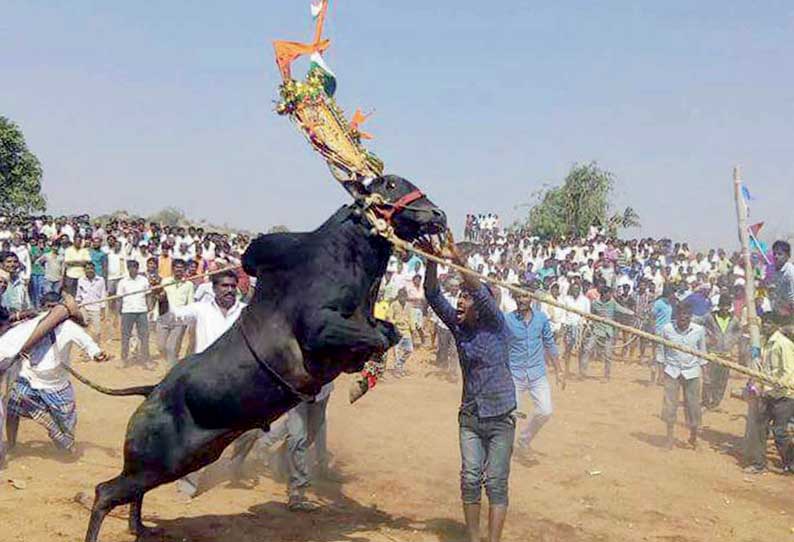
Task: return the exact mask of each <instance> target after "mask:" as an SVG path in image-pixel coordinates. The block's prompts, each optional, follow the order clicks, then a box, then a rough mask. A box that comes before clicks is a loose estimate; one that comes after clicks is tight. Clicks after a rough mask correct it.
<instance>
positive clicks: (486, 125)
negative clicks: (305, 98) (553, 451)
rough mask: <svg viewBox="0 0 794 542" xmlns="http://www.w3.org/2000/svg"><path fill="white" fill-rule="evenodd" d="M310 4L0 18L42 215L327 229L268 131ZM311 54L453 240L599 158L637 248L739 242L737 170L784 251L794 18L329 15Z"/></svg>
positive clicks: (463, 6)
mask: <svg viewBox="0 0 794 542" xmlns="http://www.w3.org/2000/svg"><path fill="white" fill-rule="evenodd" d="M563 4H564V5H563ZM308 8H309V1H308V0H259V1H256V2H254V1H236V2H235V1H232V0H230V1H228V2H188V1H179V0H170V1H168V2H99V1H94V2H89V1H85V0H71V1H70V2H28V1H23V0H10V1H9V0H5V1H4V2H3V6H2V9H1V10H0V43H2V47H3V53H2V54H0V74H2V79H1V82H0V114H2V115H5V116H8V117H10V118H11V119H13V120H14V121H16V122H17V123H19V124H20V125H21V126H22V128H23V130H24V132H25V135H26V136H27V139H28V144H29V146H30V147H31V149H32V150H33V151H34V152H35V153H36V154H37V155H38V156H39V158H40V159H41V161H42V163H43V165H44V169H45V182H44V188H45V191H46V194H47V197H48V199H49V203H50V211H51V212H54V213H61V212H78V211H86V210H88V211H91V212H93V213H100V212H107V211H111V210H115V209H120V208H121V209H127V210H130V211H133V212H138V213H144V214H146V213H150V212H153V211H156V210H158V209H160V208H162V207H165V206H169V205H174V206H177V207H180V208H182V209H183V210H185V211H186V212H187V213H188V214H189V215H190V216H191V217H193V218H206V219H208V220H210V221H212V222H215V223H219V224H220V223H224V222H226V223H228V224H230V225H233V226H239V227H245V228H249V229H252V230H265V229H267V228H268V227H269V226H271V225H274V224H286V225H287V226H289V227H290V228H292V229H307V228H313V227H315V226H316V225H318V224H319V223H321V222H322V221H323V220H324V219H325V218H326V217H327V215H329V214H330V213H331V212H332V211H333V210H334V209H336V208H337V207H338V206H339V205H341V204H342V203H344V202H346V201H347V200H346V197H347V196H346V194H345V193H344V192H343V190H342V189H341V187H339V186H337V185H336V184H335V181H333V180H332V178H331V177H330V175H329V174H328V172H327V170H326V168H325V166H324V164H323V163H322V162H321V160H320V159H319V158H318V157H316V156H315V155H313V153H312V152H311V151H310V150H309V147H308V145H307V144H306V143H305V141H304V140H303V139H302V137H301V136H300V135H299V134H298V133H297V132H296V131H295V130H294V128H293V127H292V126H291V125H290V123H289V122H288V120H287V119H286V118H282V117H278V116H277V115H276V114H274V113H273V112H272V108H273V102H274V100H275V98H276V96H277V85H278V82H279V77H278V71H277V69H276V66H275V63H274V61H273V54H272V47H271V41H272V40H273V39H278V38H283V39H294V40H308V39H309V38H310V36H311V32H312V27H311V19H310V17H309V14H308ZM326 34H327V36H328V37H330V38H331V39H332V47H331V50H330V51H329V53H328V54H327V56H326V58H327V60H328V63H329V65H330V66H331V68H332V69H333V70H334V71H335V72H336V74H337V76H338V78H339V89H338V91H337V99H338V101H339V102H340V105H342V107H343V108H344V109H345V110H346V111H348V113H350V112H352V111H353V110H354V109H355V107H357V106H360V107H362V109H364V110H365V111H367V110H370V109H374V110H375V115H374V116H373V118H372V119H371V120H370V122H369V123H368V124H367V126H366V128H367V130H369V131H370V132H372V133H374V134H375V135H376V140H375V141H374V142H372V144H371V147H372V149H373V150H375V151H376V152H377V153H378V154H379V156H380V157H381V158H382V159H383V160H384V161H385V162H386V166H387V170H388V171H389V172H392V173H397V174H400V175H402V176H404V177H406V178H409V179H411V180H413V181H415V182H416V183H417V184H418V185H420V186H421V187H422V188H423V189H424V190H425V191H426V192H427V193H428V194H429V195H430V196H431V197H432V199H433V200H434V201H435V202H436V203H437V204H439V205H440V206H442V207H443V208H445V209H446V210H447V213H448V214H449V215H450V218H451V220H452V223H453V225H454V226H455V227H456V229H457V228H459V227H460V225H461V224H462V221H463V218H464V216H465V214H466V213H467V212H472V211H474V212H487V211H495V212H497V213H499V214H500V215H502V216H503V217H505V218H506V219H508V220H509V219H513V218H516V217H518V216H520V215H521V214H522V213H524V212H525V210H522V209H517V208H516V207H517V205H519V204H521V203H524V202H527V201H529V199H530V194H531V193H532V192H534V191H535V190H537V189H538V188H540V187H541V186H542V185H543V184H544V183H548V182H559V181H560V180H561V179H562V178H563V177H564V175H565V173H566V172H567V171H568V169H569V168H570V166H571V165H572V164H573V163H574V162H587V161H590V160H596V161H598V162H599V164H600V165H601V166H603V167H605V168H607V169H609V170H611V171H613V172H614V173H615V174H616V176H617V178H618V201H619V203H621V204H630V205H632V206H634V207H635V208H636V209H637V210H638V211H639V213H640V215H641V217H642V219H643V226H644V227H643V229H642V230H641V231H639V232H637V231H635V232H631V233H630V234H631V235H639V234H643V235H656V236H660V235H667V236H672V237H677V238H684V239H688V240H690V241H691V242H693V243H695V244H696V245H699V246H704V245H706V244H717V243H719V244H723V245H726V246H729V245H732V244H734V243H735V240H736V233H735V232H736V227H735V215H734V210H733V209H734V208H733V199H732V188H731V168H732V166H733V165H734V163H739V164H741V165H742V167H743V170H744V176H745V179H746V181H747V183H748V185H749V187H750V189H751V191H752V192H753V193H754V195H756V196H757V197H758V198H759V199H758V201H757V202H755V203H754V205H753V209H752V212H753V217H752V218H753V219H756V220H766V222H767V224H768V225H769V226H768V234H770V235H771V234H773V233H777V232H794V213H792V210H793V209H794V206H792V198H794V137H792V136H793V135H794V131H793V127H794V4H793V3H791V2H790V1H785V0H781V1H772V0H770V1H765V2H741V1H734V0H721V1H711V0H709V1H706V0H702V1H698V2H692V1H679V0H670V1H667V2H616V1H615V2H568V3H561V2H542V3H541V2H526V1H507V0H500V1H498V2H497V1H492V2H482V1H476V2H475V1H473V0H457V1H451V0H433V1H427V0H401V1H394V0H389V1H387V0H332V4H331V13H330V20H329V24H328V25H327V32H326Z"/></svg>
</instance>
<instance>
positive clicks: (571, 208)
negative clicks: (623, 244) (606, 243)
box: [526, 162, 640, 238]
mask: <svg viewBox="0 0 794 542" xmlns="http://www.w3.org/2000/svg"><path fill="white" fill-rule="evenodd" d="M614 186H615V177H614V175H613V174H612V173H611V172H609V171H606V170H602V169H601V168H599V167H598V165H597V164H596V163H595V162H591V163H589V164H574V165H573V167H572V168H571V171H570V172H569V173H568V175H567V176H566V177H565V180H564V181H563V184H562V186H547V187H545V188H544V189H542V190H540V191H538V192H536V193H535V194H534V198H535V200H536V202H535V204H534V205H532V206H531V208H530V210H529V216H528V217H527V220H526V223H527V226H529V228H530V229H531V231H532V233H533V234H534V235H537V236H539V237H543V238H554V237H562V236H563V235H567V236H572V237H585V236H586V235H587V233H588V231H589V230H590V227H591V226H596V227H600V228H604V229H606V230H607V231H608V232H609V233H611V234H613V235H614V234H616V233H617V230H618V228H633V227H639V225H640V217H639V215H638V214H637V212H636V211H635V210H634V209H632V208H631V207H627V208H626V209H625V210H624V211H622V212H619V213H614V214H612V215H610V211H611V208H612V204H611V201H610V197H611V195H612V191H613V189H614Z"/></svg>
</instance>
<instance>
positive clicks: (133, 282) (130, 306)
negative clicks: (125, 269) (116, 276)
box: [116, 275, 149, 314]
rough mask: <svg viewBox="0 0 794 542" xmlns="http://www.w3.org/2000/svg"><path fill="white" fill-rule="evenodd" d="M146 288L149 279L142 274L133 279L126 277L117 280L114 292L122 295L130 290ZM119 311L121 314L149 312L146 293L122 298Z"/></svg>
mask: <svg viewBox="0 0 794 542" xmlns="http://www.w3.org/2000/svg"><path fill="white" fill-rule="evenodd" d="M148 288H149V280H148V279H147V278H146V277H144V276H143V275H138V276H137V277H135V278H134V279H132V278H129V277H127V278H123V279H121V280H120V281H119V285H118V287H117V288H116V294H117V295H122V294H127V293H130V292H141V291H143V290H147V289H148ZM121 312H122V314H127V313H140V312H149V307H148V306H147V305H146V294H145V293H140V294H133V295H128V296H126V297H124V298H122V300H121Z"/></svg>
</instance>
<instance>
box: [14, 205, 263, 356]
mask: <svg viewBox="0 0 794 542" xmlns="http://www.w3.org/2000/svg"><path fill="white" fill-rule="evenodd" d="M248 242H249V239H248V237H247V236H246V235H243V234H235V233H221V232H214V231H205V230H204V228H203V227H200V226H171V225H165V224H161V223H158V222H151V221H146V220H144V219H136V218H119V219H109V220H107V221H99V220H91V219H90V217H89V216H88V215H82V216H72V217H57V218H56V217H52V216H36V217H24V218H22V217H2V218H0V263H1V264H2V270H0V284H1V285H3V287H4V289H3V293H2V298H1V301H0V302H1V303H2V306H3V307H4V308H5V309H7V310H8V311H10V312H11V313H12V314H13V313H14V312H20V311H22V312H24V311H35V310H38V309H40V308H43V307H44V306H45V304H46V300H47V298H48V297H50V298H51V297H53V296H55V298H56V299H57V298H58V297H59V296H60V295H61V293H62V292H66V293H68V294H70V295H72V296H73V297H75V299H76V301H77V302H78V303H80V304H81V305H83V307H82V313H83V319H84V321H85V322H86V324H87V325H88V329H89V331H90V333H91V335H92V336H93V338H94V339H95V340H97V342H100V341H101V339H102V331H103V324H102V323H103V322H108V323H110V325H112V326H118V327H120V333H121V355H122V359H123V360H124V361H125V362H131V361H132V360H131V358H130V346H131V343H132V346H134V347H135V350H136V351H137V353H136V356H135V358H136V360H137V361H139V362H140V363H142V364H144V365H146V366H148V367H152V362H151V355H150V347H149V340H150V339H149V337H150V331H153V332H154V333H156V335H157V338H158V343H159V345H160V349H161V351H162V352H163V354H164V355H165V357H166V358H167V359H168V360H169V361H170V362H174V361H175V360H176V359H178V354H179V351H180V348H181V344H182V338H183V335H184V333H185V329H184V327H183V326H177V329H176V331H174V326H173V325H172V324H171V323H169V322H168V321H167V320H166V319H162V318H160V315H159V314H158V310H157V304H156V303H154V302H153V301H152V298H151V296H149V295H146V294H143V293H137V292H141V291H142V290H146V289H148V288H149V287H151V286H154V285H159V284H162V285H164V286H167V289H166V291H167V292H168V294H169V298H170V301H171V305H172V306H173V307H180V306H185V305H187V304H189V303H191V302H193V301H201V300H203V299H209V298H211V297H212V295H213V294H212V285H211V282H210V279H209V277H208V276H201V275H205V274H208V273H212V272H213V271H217V270H219V269H223V268H226V267H231V266H239V264H240V257H241V254H242V253H243V252H244V251H245V248H246V247H247V245H248ZM237 274H238V278H239V280H238V295H239V296H240V297H241V298H243V297H245V296H247V295H248V294H249V293H250V278H249V277H248V276H247V275H246V274H245V273H243V272H242V271H241V270H238V273H237ZM116 294H118V295H123V296H124V297H121V298H120V299H115V300H112V301H110V302H107V303H105V302H100V300H103V299H105V298H106V297H108V296H114V295H116ZM125 294H126V295H125ZM128 294H133V295H128ZM133 330H134V331H135V336H134V337H133V334H132V332H133Z"/></svg>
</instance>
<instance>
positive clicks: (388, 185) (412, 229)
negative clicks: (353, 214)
mask: <svg viewBox="0 0 794 542" xmlns="http://www.w3.org/2000/svg"><path fill="white" fill-rule="evenodd" d="M373 194H377V195H378V196H380V200H381V201H380V202H379V203H377V204H375V205H373V209H374V211H375V214H376V215H378V216H379V217H380V218H383V219H384V220H386V221H387V222H388V223H389V224H390V225H391V227H392V228H394V233H395V234H396V235H397V237H399V238H400V239H402V240H404V241H408V242H413V241H416V240H417V239H418V238H419V237H421V236H424V235H435V234H442V233H444V232H445V231H446V228H447V215H446V214H444V211H442V210H441V209H439V208H438V207H436V205H435V204H434V203H433V202H432V201H430V199H429V198H428V197H427V196H425V194H424V193H423V192H422V191H421V190H419V189H418V188H417V187H416V186H414V185H413V184H412V183H410V182H408V181H406V180H405V179H403V178H402V177H398V176H396V175H384V176H382V177H377V178H376V179H374V180H373V181H372V182H370V183H369V184H368V185H366V186H364V185H363V184H361V183H356V193H355V194H354V196H355V197H356V198H357V199H358V198H366V197H367V196H371V195H373Z"/></svg>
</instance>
